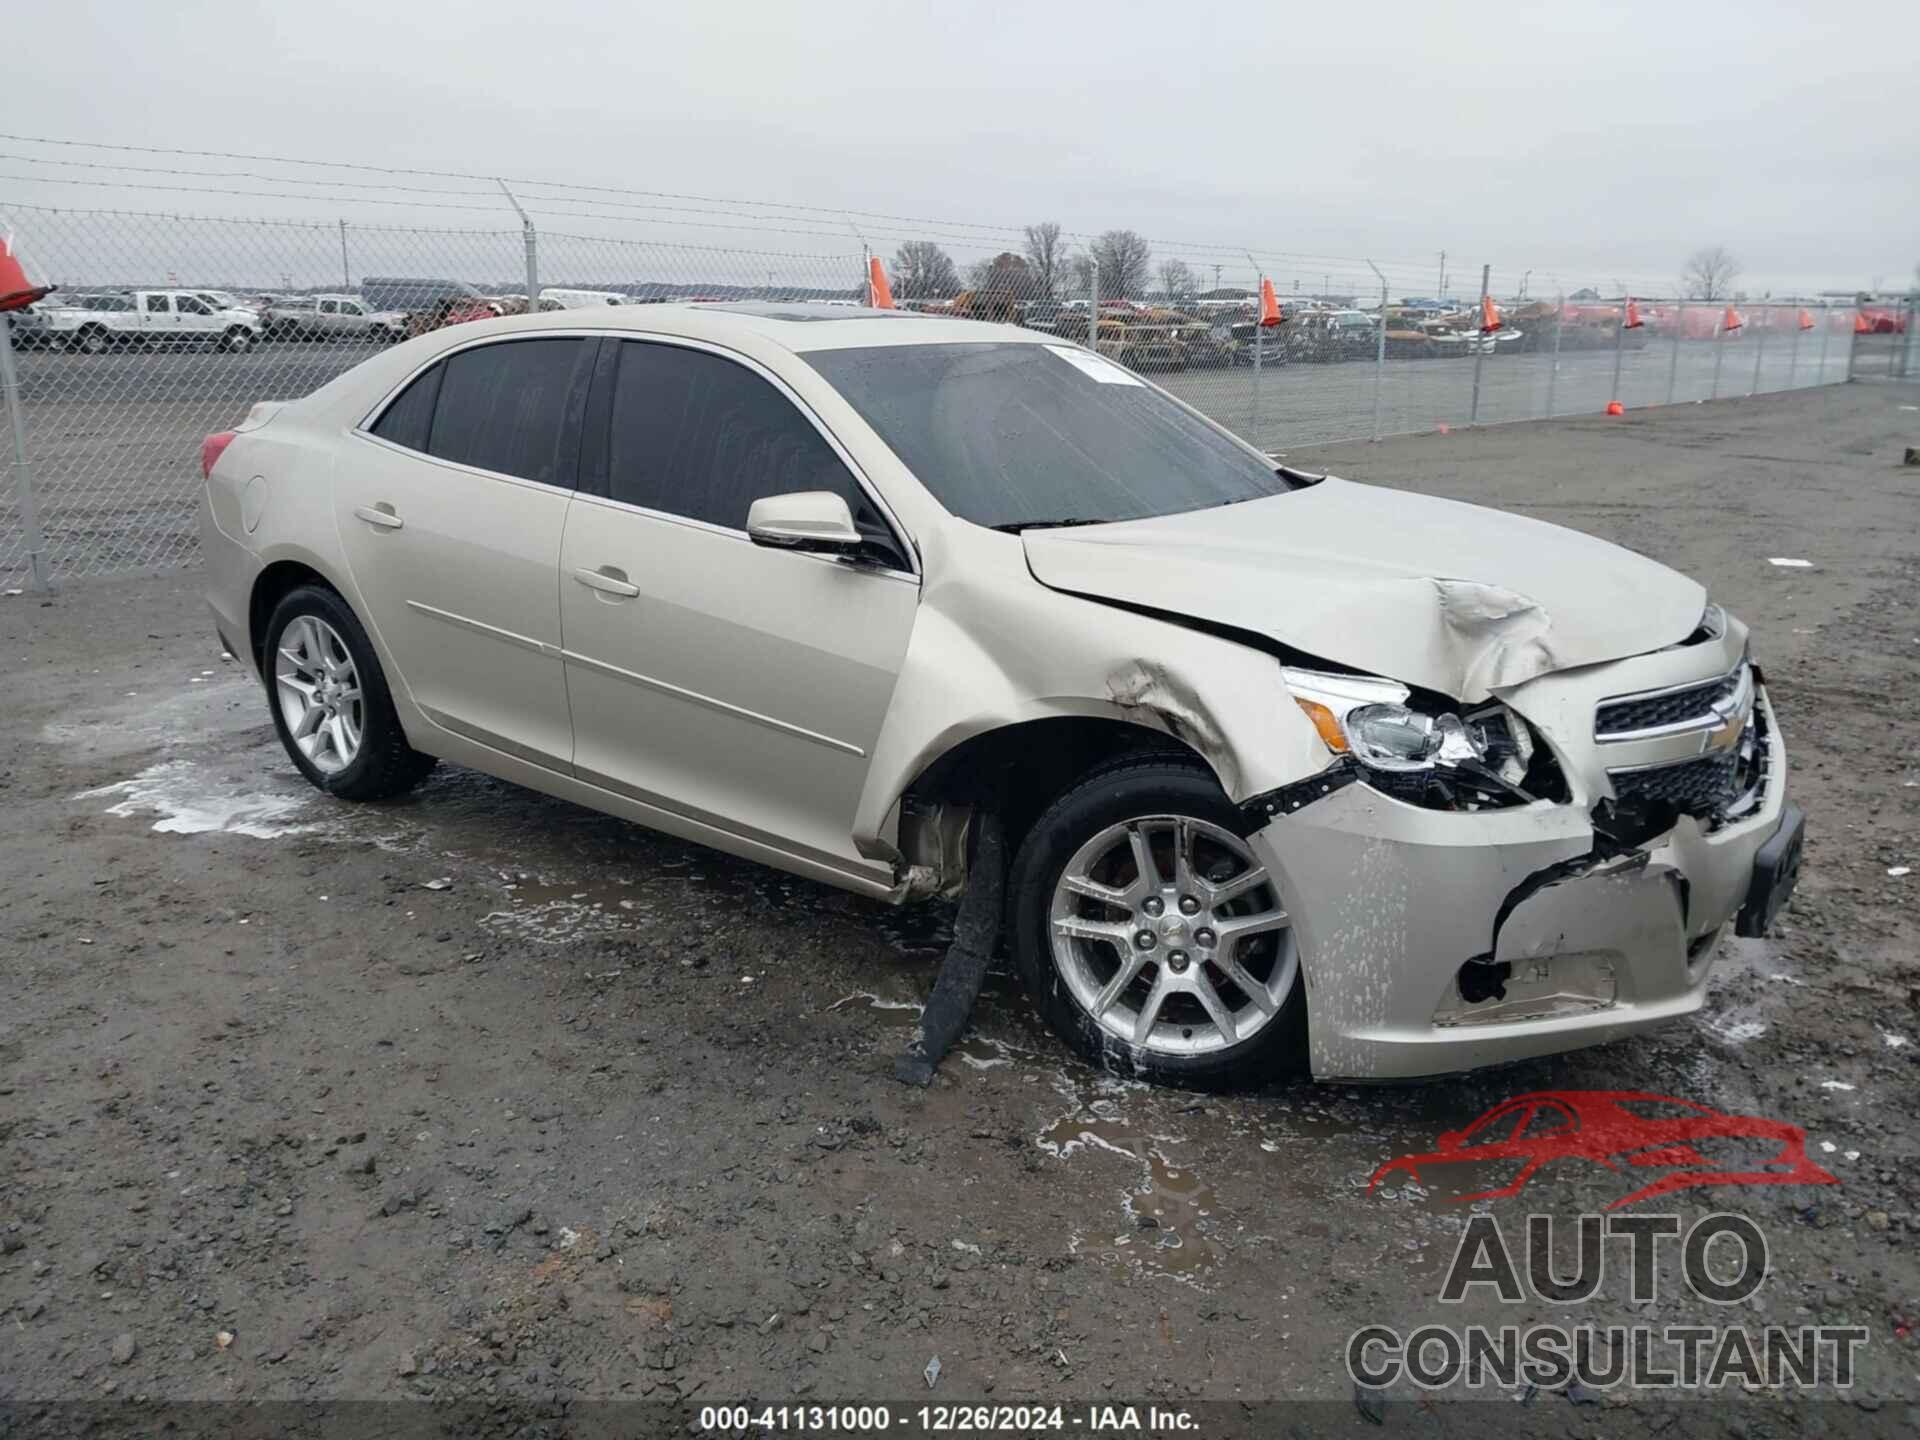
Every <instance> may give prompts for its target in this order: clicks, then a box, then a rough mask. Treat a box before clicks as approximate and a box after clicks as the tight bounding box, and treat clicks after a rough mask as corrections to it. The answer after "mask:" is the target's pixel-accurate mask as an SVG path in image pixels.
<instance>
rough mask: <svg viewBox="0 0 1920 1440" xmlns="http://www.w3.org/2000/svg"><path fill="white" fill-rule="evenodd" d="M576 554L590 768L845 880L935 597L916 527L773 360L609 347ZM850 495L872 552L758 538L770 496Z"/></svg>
mask: <svg viewBox="0 0 1920 1440" xmlns="http://www.w3.org/2000/svg"><path fill="white" fill-rule="evenodd" d="M582 475H583V479H582V484H581V493H580V494H579V495H578V496H576V497H575V500H574V503H573V508H572V510H571V511H570V513H569V515H568V517H567V532H566V539H565V543H564V545H563V546H562V550H561V557H560V605H561V619H562V627H563V629H564V631H565V635H566V661H567V689H568V693H569V695H570V696H571V697H572V702H573V714H574V737H575V738H574V767H575V773H576V774H578V775H579V777H580V778H581V779H583V780H589V781H591V782H593V783H595V784H598V785H602V786H605V787H607V788H610V789H614V790H617V791H620V792H622V793H625V794H628V795H632V796H634V797H636V798H638V799H641V800H644V801H647V802H648V803H651V804H656V805H660V806H662V807H664V808H666V809H669V810H672V811H675V812H677V813H679V814H681V815H684V816H687V817H690V818H693V819H696V820H699V821H702V822H703V823H706V824H710V825H714V826H717V827H718V828H720V829H723V830H726V831H728V832H731V833H732V834H735V835H738V836H741V837H743V838H746V839H748V840H751V841H753V842H755V843H757V844H764V845H771V846H773V847H775V848H777V849H779V850H781V851H784V852H786V853H788V854H791V855H797V856H800V857H802V858H804V859H806V860H809V861H811V862H813V863H816V864H821V865H825V866H826V867H828V868H830V869H832V870H834V871H836V872H839V873H844V874H853V875H858V876H861V877H863V878H868V879H876V878H877V879H880V880H882V881H884V880H885V879H887V878H888V877H887V876H886V875H885V874H884V873H882V872H880V867H876V866H875V865H874V864H873V863H872V862H871V861H867V860H864V859H863V858H861V857H860V856H859V855H858V854H857V853H856V852H855V851H854V849H853V845H852V838H851V837H852V831H853V815H854V810H855V808H856V806H857V804H858V802H859V798H860V791H861V786H862V784H863V783H864V781H865V778H866V773H867V766H868V763H869V757H870V756H871V754H872V752H873V746H874V742H875V740H876V739H877V737H878V735H879V733H880V725H881V721H882V719H883V718H884V716H885V714H886V709H887V704H888V701H889V699H890V698H891V697H892V694H893V687H894V681H895V679H896V677H897V675H898V673H899V670H900V664H901V660H902V657H903V655H904V654H905V651H906V645H907V637H908V633H909V631H910V630H911V629H912V626H913V619H914V613H915V609H916V606H917V604H918V601H919V596H920V590H919V582H918V580H917V578H916V576H915V574H914V573H913V564H912V559H911V557H910V555H909V553H908V552H907V549H906V547H905V545H904V543H903V542H902V540H901V538H900V536H899V533H898V531H897V530H896V529H895V528H894V527H893V526H892V525H891V524H890V522H889V520H888V518H887V517H886V516H885V515H884V514H883V513H882V510H881V507H880V505H879V504H878V503H877V501H876V500H875V499H874V498H872V496H871V495H870V494H869V492H868V491H867V489H866V488H865V487H864V486H863V485H862V484H861V482H860V481H859V480H858V479H856V477H855V476H854V474H853V472H852V469H851V468H850V464H849V461H848V459H847V457H846V456H845V454H844V452H843V451H841V450H840V449H839V447H838V446H837V445H836V444H834V443H833V441H832V440H831V439H830V438H829V437H828V436H827V434H826V433H825V431H824V430H823V429H822V428H821V427H820V426H819V425H818V424H817V422H816V421H815V420H814V419H813V418H812V416H811V415H810V414H809V413H807V412H805V411H803V410H802V409H801V408H800V406H799V405H798V404H797V402H796V401H795V400H794V398H793V397H792V396H791V394H790V393H789V392H788V391H786V390H785V389H784V387H782V386H780V385H778V384H777V383H776V382H775V381H774V380H773V378H772V377H771V376H770V375H768V374H767V373H766V372H764V371H762V370H759V369H758V368H756V367H753V366H750V365H749V364H747V363H746V362H744V361H742V360H741V359H739V358H737V357H732V356H730V355H726V354H721V353H718V352H716V351H713V350H709V349H705V348H700V347H695V346H690V345H682V344H667V343H655V342H651V341H638V340H618V341H615V340H609V341H608V342H607V344H606V348H605V349H604V350H603V352H602V355H601V359H600V376H599V379H598V380H597V382H596V385H595V389H594V395H593V403H592V404H591V406H590V407H589V410H588V412H587V422H586V436H585V438H584V439H583V443H582ZM805 490H833V491H836V492H838V493H839V494H841V495H842V496H843V497H844V498H845V499H846V500H847V502H848V506H849V509H851V510H852V512H853V514H854V517H855V520H856V523H858V524H859V525H860V526H861V529H862V531H863V533H865V534H866V535H868V536H869V537H870V543H869V545H868V547H867V551H866V554H865V555H864V556H863V558H862V560H861V562H860V563H849V562H847V561H844V560H838V559H834V558H830V557H827V556H822V555H809V554H801V553H797V552H794V551H788V550H776V549H769V548H766V547H763V546H759V545H755V544H754V543H753V542H752V541H750V540H749V539H748V538H747V534H746V521H747V509H748V507H749V506H750V505H751V504H752V503H753V501H754V500H755V499H758V498H759V497H761V496H763V495H777V494H784V493H789V492H793V491H805Z"/></svg>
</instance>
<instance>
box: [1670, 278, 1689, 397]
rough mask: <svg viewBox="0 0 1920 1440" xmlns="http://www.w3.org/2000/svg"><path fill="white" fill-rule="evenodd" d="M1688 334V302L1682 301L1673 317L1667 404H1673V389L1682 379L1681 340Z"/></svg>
mask: <svg viewBox="0 0 1920 1440" xmlns="http://www.w3.org/2000/svg"><path fill="white" fill-rule="evenodd" d="M1686 333H1687V302H1686V301H1684V300H1682V301H1681V302H1680V308H1679V309H1678V310H1676V311H1675V312H1674V316H1673V355H1672V356H1671V357H1670V358H1669V359H1668V361H1667V404H1669V405H1671V404H1672V403H1673V387H1674V385H1675V383H1676V382H1677V381H1678V380H1679V379H1680V339H1681V337H1682V336H1684V335H1685V334H1686Z"/></svg>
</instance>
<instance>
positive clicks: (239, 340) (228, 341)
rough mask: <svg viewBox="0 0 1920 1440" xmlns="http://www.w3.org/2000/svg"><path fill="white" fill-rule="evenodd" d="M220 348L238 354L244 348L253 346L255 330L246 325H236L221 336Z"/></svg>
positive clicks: (247, 348)
mask: <svg viewBox="0 0 1920 1440" xmlns="http://www.w3.org/2000/svg"><path fill="white" fill-rule="evenodd" d="M220 348H221V349H222V350H226V351H228V352H230V353H232V354H235V355H238V354H239V353H240V352H241V351H243V350H251V349H252V348H253V332H252V331H251V330H249V329H247V328H246V326H244V325H236V326H234V327H233V328H232V329H231V330H229V331H227V333H226V334H225V335H223V336H221V337H220Z"/></svg>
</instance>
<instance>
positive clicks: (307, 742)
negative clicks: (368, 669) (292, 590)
mask: <svg viewBox="0 0 1920 1440" xmlns="http://www.w3.org/2000/svg"><path fill="white" fill-rule="evenodd" d="M273 675H274V693H275V695H276V696H277V698H278V699H279V702H280V714H281V715H282V716H283V717H284V718H285V720H286V722H287V733H288V734H289V735H291V736H292V737H293V743H294V744H295V745H297V746H299V747H300V753H301V754H302V755H304V756H306V757H307V761H308V763H309V764H311V765H312V766H313V768H314V769H316V770H318V771H319V772H320V773H321V774H322V775H338V774H339V773H340V772H341V771H342V770H344V769H346V768H347V767H348V766H349V765H351V764H352V763H353V757H354V756H356V755H358V754H359V753H360V737H361V734H362V733H363V731H364V729H365V726H366V702H365V700H364V699H363V698H362V696H361V693H360V675H359V672H358V671H357V670H355V669H354V665H353V652H352V651H350V650H348V649H347V642H346V641H344V640H342V639H341V638H340V632H339V631H337V630H335V629H334V628H333V627H332V626H331V625H329V624H327V622H326V621H324V620H322V619H321V618H320V617H319V616H317V615H296V616H295V617H294V618H293V619H292V620H291V621H289V622H288V624H287V628H286V629H284V630H282V631H281V632H280V651H279V654H278V656H277V657H276V659H275V662H274V672H273Z"/></svg>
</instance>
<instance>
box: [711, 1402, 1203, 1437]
mask: <svg viewBox="0 0 1920 1440" xmlns="http://www.w3.org/2000/svg"><path fill="white" fill-rule="evenodd" d="M699 1429H700V1431H701V1432H703V1433H706V1434H713V1435H766V1434H778V1433H780V1432H782V1431H793V1432H805V1433H815V1432H817V1433H822V1434H837V1435H885V1434H896V1435H953V1434H975V1435H980V1434H987V1435H992V1434H1003V1435H1004V1434H1015V1435H1031V1434H1039V1433H1042V1432H1069V1433H1070V1432H1072V1431H1076V1430H1078V1431H1082V1432H1085V1433H1090V1434H1104V1435H1195V1434H1196V1433H1197V1432H1198V1429H1199V1423H1198V1421H1197V1420H1195V1418H1194V1417H1193V1415H1192V1414H1191V1412H1189V1411H1186V1410H1182V1409H1179V1408H1178V1407H1163V1406H1159V1405H1086V1406H1079V1407H1069V1406H1063V1405H966V1404H961V1405H916V1406H901V1407H899V1408H897V1409H896V1408H895V1407H892V1406H888V1405H759V1406H754V1405H708V1406H703V1407H702V1408H701V1410H700V1417H699Z"/></svg>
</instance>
